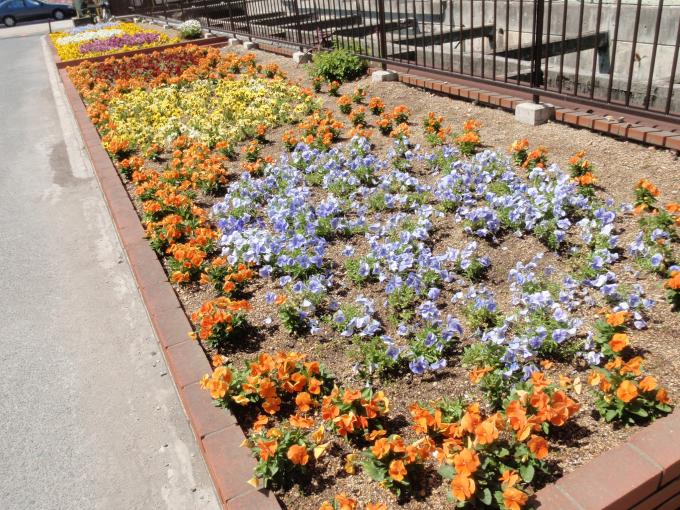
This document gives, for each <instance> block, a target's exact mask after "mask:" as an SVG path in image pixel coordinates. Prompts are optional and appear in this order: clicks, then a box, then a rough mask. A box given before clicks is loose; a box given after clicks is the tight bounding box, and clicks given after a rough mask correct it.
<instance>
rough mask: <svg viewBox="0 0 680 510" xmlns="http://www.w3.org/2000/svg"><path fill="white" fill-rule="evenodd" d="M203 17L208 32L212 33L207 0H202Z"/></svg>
mask: <svg viewBox="0 0 680 510" xmlns="http://www.w3.org/2000/svg"><path fill="white" fill-rule="evenodd" d="M203 17H204V18H205V24H206V25H207V26H208V33H209V34H212V30H211V28H210V18H209V17H208V0H203Z"/></svg>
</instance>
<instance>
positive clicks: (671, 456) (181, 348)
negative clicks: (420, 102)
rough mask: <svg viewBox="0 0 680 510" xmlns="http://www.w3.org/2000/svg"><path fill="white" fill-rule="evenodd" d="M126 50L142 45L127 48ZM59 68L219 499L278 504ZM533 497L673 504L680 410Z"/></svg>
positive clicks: (616, 508) (634, 505) (617, 509)
mask: <svg viewBox="0 0 680 510" xmlns="http://www.w3.org/2000/svg"><path fill="white" fill-rule="evenodd" d="M213 42H214V40H213ZM267 46H269V45H264V44H263V45H261V47H262V49H265V50H267V49H269V48H267ZM272 48H276V47H272ZM155 49H156V48H154V50H155ZM277 49H278V48H277ZM130 53H136V52H129V53H127V54H130ZM277 53H279V54H287V53H288V52H286V51H280V52H277ZM59 75H60V78H61V80H62V83H63V84H64V88H65V91H66V96H67V98H68V101H69V103H70V105H71V108H72V109H73V112H74V114H75V117H76V121H77V123H78V126H79V128H80V131H81V133H82V136H83V140H84V142H85V146H86V147H87V150H88V153H89V155H90V159H91V161H92V164H93V167H94V172H95V175H96V177H97V180H98V182H99V185H100V187H101V189H102V193H103V194H104V197H105V200H106V203H107V207H108V209H109V211H110V213H111V217H112V218H113V221H114V224H115V226H116V230H117V233H118V237H119V238H120V241H121V244H122V246H123V248H124V250H125V253H126V256H127V258H128V261H129V263H130V267H131V268H132V271H133V274H134V276H135V280H136V282H137V286H138V288H139V291H140V294H141V296H142V299H143V301H144V304H145V306H146V309H147V313H148V315H149V318H150V319H151V323H152V325H153V327H154V330H155V332H156V336H157V338H158V341H159V343H160V345H161V349H162V351H163V354H164V356H165V359H166V362H167V365H168V369H169V371H170V374H171V375H172V379H173V381H174V384H175V387H176V389H177V393H178V395H179V397H180V401H181V402H182V405H183V407H184V410H185V412H186V414H187V417H188V419H189V422H190V425H191V428H192V430H193V431H194V435H195V436H196V440H197V441H198V444H199V446H200V449H201V453H202V454H203V458H204V460H205V462H206V464H207V466H208V470H209V472H210V475H211V477H212V480H213V483H214V485H215V489H216V492H217V495H218V497H219V499H220V502H221V504H222V506H223V508H227V509H229V510H278V509H280V505H279V503H278V501H277V500H276V498H275V497H274V495H273V494H272V493H271V492H269V491H258V490H256V489H254V488H253V487H251V486H250V485H248V484H247V483H246V480H247V479H249V478H251V476H252V470H253V468H254V466H255V461H254V460H253V458H252V457H251V456H250V455H249V453H248V452H247V451H246V450H245V449H244V448H241V447H240V444H241V442H242V441H243V439H245V435H244V434H243V431H242V430H241V428H240V426H239V425H238V423H237V422H236V419H235V417H234V416H233V414H232V413H231V412H230V411H229V410H223V409H219V408H216V407H215V406H214V405H213V402H212V399H211V398H210V396H209V395H208V393H207V392H206V391H203V390H202V389H201V388H200V387H199V385H198V381H199V379H200V378H201V377H202V376H203V374H205V373H208V372H209V371H210V370H211V367H210V364H209V362H208V359H207V357H206V355H205V352H204V351H203V349H202V348H201V346H200V344H198V343H196V342H194V341H193V340H190V339H189V338H188V336H187V334H186V333H187V332H188V331H190V330H191V325H190V323H189V321H188V319H187V316H186V314H185V312H184V310H183V308H182V306H181V304H180V302H179V300H178V298H177V296H176V294H175V292H174V290H173V288H172V286H171V285H170V283H169V282H168V279H167V275H166V274H165V271H164V269H163V266H162V265H161V263H160V261H159V260H158V257H157V256H156V254H155V253H154V252H153V250H152V249H151V248H150V246H149V244H148V241H147V240H146V238H145V237H144V229H143V228H142V226H141V223H140V221H139V217H138V216H137V212H136V211H135V208H134V206H133V204H132V202H131V200H130V197H129V196H128V194H127V191H126V190H125V187H124V186H123V183H122V181H121V179H120V176H119V175H118V172H117V171H116V169H115V167H114V166H113V163H112V162H111V160H110V158H109V156H108V154H107V153H106V151H105V150H104V148H103V146H102V144H101V139H100V138H99V134H98V132H97V130H96V128H95V126H94V125H93V124H92V122H91V121H90V119H89V118H88V116H87V113H86V110H85V105H84V104H83V102H82V100H81V99H80V96H79V94H78V92H77V91H76V89H75V87H74V86H73V84H72V83H71V80H70V79H69V77H68V74H67V73H66V70H65V69H60V71H59ZM400 76H401V77H400V79H402V81H405V82H408V80H410V79H411V78H406V79H404V77H407V76H410V75H400ZM415 79H416V81H419V80H422V79H421V78H419V77H415ZM430 81H431V82H432V83H431V85H432V89H433V90H437V91H441V92H445V93H449V92H451V88H450V87H452V86H453V87H456V86H454V85H452V84H446V86H447V87H449V88H448V90H446V91H445V82H439V81H436V80H430ZM435 82H436V83H435ZM413 85H416V86H422V85H421V84H420V83H413ZM457 89H458V91H457V93H458V94H461V95H464V94H467V96H465V97H467V98H471V96H470V94H471V92H470V90H472V89H468V88H467V87H457ZM472 94H476V96H477V97H476V100H481V99H482V98H484V99H487V96H488V101H489V102H490V103H491V104H497V106H501V107H508V108H511V107H513V106H514V105H513V104H512V102H513V100H517V101H521V100H519V99H517V98H512V97H511V96H502V95H499V94H493V93H488V92H484V91H478V90H475V91H474V92H472ZM480 96H481V97H480ZM494 102H495V103H494ZM504 102H505V104H504ZM530 506H533V507H535V508H539V509H545V510H677V509H678V508H680V411H676V412H675V413H673V414H671V415H670V416H668V417H666V418H662V419H660V420H657V421H656V422H655V423H653V424H651V425H649V426H648V427H646V428H644V429H643V430H641V431H639V432H637V433H636V434H635V435H633V436H632V437H631V438H630V440H629V442H627V443H626V444H624V445H621V446H619V447H617V448H614V449H613V450H610V451H608V452H605V453H604V454H602V455H600V456H599V457H597V458H596V459H594V460H593V461H591V462H589V463H587V464H585V465H583V466H581V467H580V468H578V469H577V470H576V471H574V472H573V473H570V474H568V475H566V476H564V477H562V478H561V479H559V480H558V481H557V482H555V483H554V484H551V485H549V486H547V487H545V488H544V489H542V490H540V491H539V492H538V493H537V494H536V496H535V497H534V498H533V501H532V505H530Z"/></svg>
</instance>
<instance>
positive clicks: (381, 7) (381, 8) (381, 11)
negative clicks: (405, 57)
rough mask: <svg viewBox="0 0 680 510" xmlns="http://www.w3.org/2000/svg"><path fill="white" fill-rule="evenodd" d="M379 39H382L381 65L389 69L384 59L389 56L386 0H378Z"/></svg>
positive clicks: (380, 49)
mask: <svg viewBox="0 0 680 510" xmlns="http://www.w3.org/2000/svg"><path fill="white" fill-rule="evenodd" d="M378 39H379V41H380V45H379V52H380V58H381V59H383V61H382V62H380V67H382V69H383V71H384V70H386V69H387V63H386V62H385V61H384V59H386V58H387V33H386V32H385V0H378Z"/></svg>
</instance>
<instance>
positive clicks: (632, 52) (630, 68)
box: [626, 0, 642, 106]
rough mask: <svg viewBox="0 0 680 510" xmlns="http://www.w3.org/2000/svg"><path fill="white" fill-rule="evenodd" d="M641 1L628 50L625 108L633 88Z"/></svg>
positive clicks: (639, 0)
mask: <svg viewBox="0 0 680 510" xmlns="http://www.w3.org/2000/svg"><path fill="white" fill-rule="evenodd" d="M641 8H642V0H638V2H637V8H636V9H635V26H634V28H633V46H632V47H631V49H630V63H629V65H628V83H627V84H626V106H628V104H629V103H630V96H631V95H632V93H631V87H632V86H633V67H635V55H636V53H635V50H636V47H637V38H638V29H639V28H640V9H641Z"/></svg>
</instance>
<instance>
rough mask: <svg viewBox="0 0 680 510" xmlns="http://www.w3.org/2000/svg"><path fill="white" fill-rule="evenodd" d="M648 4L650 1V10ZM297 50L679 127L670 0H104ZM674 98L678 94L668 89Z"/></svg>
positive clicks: (674, 6)
mask: <svg viewBox="0 0 680 510" xmlns="http://www.w3.org/2000/svg"><path fill="white" fill-rule="evenodd" d="M650 1H651V3H650ZM112 6H113V11H114V14H116V15H124V14H138V15H147V16H152V17H156V18H162V19H165V20H166V21H167V22H169V23H173V22H175V21H183V20H187V19H197V20H199V21H200V22H201V24H202V25H203V26H204V27H205V28H206V29H209V30H214V31H223V32H227V33H233V34H235V35H241V36H245V37H248V38H255V39H260V40H265V41H270V42H275V43H284V44H289V45H293V46H298V47H299V48H301V49H310V50H313V49H317V50H320V49H323V48H327V47H332V46H333V45H337V46H339V47H343V48H347V49H349V50H351V51H353V52H356V53H358V54H360V55H362V56H364V57H366V58H368V59H371V60H374V61H377V62H381V63H383V64H400V65H405V66H408V67H410V68H415V69H421V70H424V71H429V72H437V73H441V74H444V75H450V76H454V77H461V78H465V79H468V80H470V79H471V80H474V81H477V82H482V83H488V84H491V85H501V86H503V87H504V88H508V89H510V90H520V91H523V92H528V93H530V94H532V95H533V97H534V100H538V99H539V97H540V98H544V99H545V100H546V101H549V100H550V99H551V98H562V99H569V100H571V101H574V102H577V103H580V104H584V105H592V106H594V107H606V108H607V109H609V110H613V111H618V112H624V113H635V114H637V115H639V116H645V117H649V118H652V119H658V120H663V121H665V122H673V123H676V122H680V97H679V96H680V94H679V93H678V90H677V89H680V79H679V78H678V76H677V75H678V50H679V48H680V1H679V0H588V1H587V2H586V1H585V0H560V1H557V0H350V1H345V0H113V1H112ZM674 92H675V93H674Z"/></svg>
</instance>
